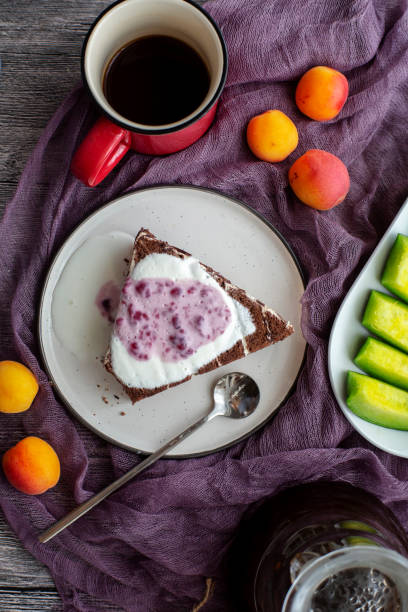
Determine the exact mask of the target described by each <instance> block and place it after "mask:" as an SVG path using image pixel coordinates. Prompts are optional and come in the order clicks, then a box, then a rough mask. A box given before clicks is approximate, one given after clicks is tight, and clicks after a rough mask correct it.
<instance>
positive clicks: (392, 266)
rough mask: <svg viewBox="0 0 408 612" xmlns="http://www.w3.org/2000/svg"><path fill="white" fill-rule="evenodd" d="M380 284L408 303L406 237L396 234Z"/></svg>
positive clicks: (407, 244)
mask: <svg viewBox="0 0 408 612" xmlns="http://www.w3.org/2000/svg"><path fill="white" fill-rule="evenodd" d="M381 282H382V284H383V285H384V287H386V288H387V289H388V290H389V291H391V293H394V294H395V295H397V296H398V297H400V298H401V299H403V300H405V301H406V302H408V236H404V235H403V234H398V236H397V238H396V239H395V242H394V244H393V247H392V249H391V251H390V254H389V256H388V259H387V261H386V264H385V268H384V272H383V275H382V277H381Z"/></svg>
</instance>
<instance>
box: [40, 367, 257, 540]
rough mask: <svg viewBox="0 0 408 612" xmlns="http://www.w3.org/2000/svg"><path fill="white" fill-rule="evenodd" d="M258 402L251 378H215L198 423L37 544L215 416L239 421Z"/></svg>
mask: <svg viewBox="0 0 408 612" xmlns="http://www.w3.org/2000/svg"><path fill="white" fill-rule="evenodd" d="M258 403H259V387H258V385H257V384H256V382H255V381H254V380H252V378H250V377H249V376H247V375H246V374H241V373H240V372H232V373H231V374H226V375H225V376H223V377H222V378H220V379H219V381H218V382H217V384H216V385H215V387H214V407H213V409H212V410H211V412H210V413H208V414H206V415H205V416H203V417H201V418H200V419H199V420H198V421H196V422H195V423H193V425H190V427H188V428H187V429H185V430H184V431H183V432H182V433H180V434H178V435H177V436H175V437H174V438H173V439H172V440H170V441H169V442H167V444H165V445H164V446H162V447H161V448H159V450H157V451H156V452H155V453H153V454H152V455H149V456H148V457H147V458H146V459H145V460H144V461H142V462H141V463H139V465H136V466H135V467H134V468H132V469H131V470H129V472H127V473H126V474H124V475H123V476H121V477H120V478H118V479H117V480H115V482H113V483H112V484H110V485H108V486H107V487H105V488H104V489H102V491H100V492H99V493H96V495H93V496H92V497H90V498H89V499H88V500H87V501H86V502H84V503H83V504H80V505H79V506H77V508H74V510H72V511H71V512H69V513H68V514H67V515H66V516H64V517H63V518H62V519H60V520H59V521H57V522H56V523H54V525H51V527H49V528H48V529H46V530H45V531H43V533H41V534H40V535H39V536H38V540H39V541H40V542H48V540H51V538H53V537H54V536H56V535H57V534H58V533H60V531H62V530H63V529H65V527H68V526H69V525H71V524H72V523H74V522H75V521H76V520H77V519H79V517H80V516H82V515H83V514H85V513H86V512H88V510H90V509H91V508H93V507H94V506H96V505H97V504H99V502H101V501H102V500H103V499H105V498H106V497H108V495H110V494H111V493H113V492H114V491H116V490H117V489H119V487H121V486H122V485H124V484H125V483H126V482H128V481H129V480H131V479H132V478H133V477H134V476H136V475H137V474H140V472H142V471H143V470H145V469H146V468H147V467H149V465H152V464H153V463H154V462H155V461H157V460H158V459H160V457H162V456H163V455H164V454H165V453H166V452H167V451H169V450H170V449H171V448H173V447H174V446H176V444H180V442H182V441H183V440H184V439H185V438H187V436H189V435H191V434H192V433H193V432H194V431H196V429H198V428H199V427H201V425H204V423H207V422H208V421H211V420H212V419H214V418H215V417H218V416H225V417H229V418H231V419H243V418H245V417H247V416H249V415H250V414H252V413H253V412H254V410H255V408H256V407H257V405H258Z"/></svg>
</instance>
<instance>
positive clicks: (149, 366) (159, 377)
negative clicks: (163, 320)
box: [110, 253, 255, 389]
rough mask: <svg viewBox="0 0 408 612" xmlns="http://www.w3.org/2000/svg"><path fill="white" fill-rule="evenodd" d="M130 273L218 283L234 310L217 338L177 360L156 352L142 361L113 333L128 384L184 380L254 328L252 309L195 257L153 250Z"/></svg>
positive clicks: (116, 358)
mask: <svg viewBox="0 0 408 612" xmlns="http://www.w3.org/2000/svg"><path fill="white" fill-rule="evenodd" d="M130 276H131V278H132V279H133V280H135V281H139V280H142V279H143V278H169V279H171V280H174V281H176V280H181V279H191V280H196V281H199V282H201V283H204V284H207V285H210V286H212V287H215V288H217V289H218V290H219V291H220V292H221V293H222V295H223V299H224V301H225V303H226V305H227V306H228V308H229V310H230V312H231V321H230V323H229V325H228V326H227V328H226V329H225V331H224V332H223V333H222V334H221V335H219V336H218V337H217V338H216V339H215V340H214V341H212V342H209V343H208V344H205V345H203V346H200V347H199V348H198V350H197V351H196V352H195V353H194V354H193V355H191V357H188V358H187V359H182V360H180V361H176V362H164V361H162V360H161V359H160V358H159V357H157V356H153V357H152V358H151V359H149V360H147V361H139V360H137V359H135V358H134V357H132V356H131V355H130V354H129V352H128V351H127V349H126V347H125V346H124V345H123V344H122V342H121V341H120V339H119V338H118V337H117V336H116V335H115V334H113V335H112V339H111V344H110V350H111V362H112V367H113V371H114V372H115V374H116V376H117V377H118V378H119V379H120V380H121V381H122V382H123V383H124V384H125V385H126V386H128V387H138V388H145V389H154V388H155V387H161V386H163V385H168V384H171V383H173V382H177V381H179V380H183V378H185V377H186V376H189V375H191V374H194V373H195V372H197V371H198V370H199V369H200V368H201V367H202V366H204V365H205V364H207V363H209V362H210V361H212V360H213V359H215V358H216V357H217V356H218V355H220V354H221V353H223V352H224V351H227V350H228V349H230V348H231V347H232V346H234V344H235V343H236V342H238V341H239V340H242V341H243V342H245V340H244V339H245V337H246V336H249V335H250V334H252V333H254V331H255V325H254V322H253V320H252V317H251V314H250V312H249V310H248V309H247V308H246V307H245V306H243V305H242V304H241V303H239V302H238V301H236V300H234V299H233V298H231V297H230V296H229V295H228V294H227V293H226V291H224V290H223V289H222V287H220V285H219V284H218V283H217V281H216V280H215V279H214V278H213V277H212V276H210V275H209V274H208V272H207V271H206V270H205V268H204V267H203V266H202V265H201V264H200V262H199V261H198V260H197V259H195V258H194V257H191V256H189V257H186V258H184V259H181V258H180V257H176V256H174V255H167V254H165V253H152V254H151V255H147V256H146V257H145V258H144V259H142V260H141V261H139V262H138V263H137V265H136V266H134V267H133V269H131V271H130ZM244 346H245V344H244Z"/></svg>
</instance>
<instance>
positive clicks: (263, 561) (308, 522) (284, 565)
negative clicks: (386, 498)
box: [227, 482, 408, 612]
mask: <svg viewBox="0 0 408 612" xmlns="http://www.w3.org/2000/svg"><path fill="white" fill-rule="evenodd" d="M407 558H408V538H407V535H406V534H405V532H404V530H403V528H402V526H401V525H400V523H399V522H398V520H397V518H396V517H395V515H394V514H393V513H392V512H391V510H390V509H389V508H387V506H385V505H384V504H383V503H382V502H381V501H380V500H379V499H377V498H376V497H375V496H374V495H371V494H370V493H368V492H366V491H364V490H362V489H360V488H357V487H353V486H351V485H349V484H347V483H343V482H334V483H330V482H318V483H311V484H306V485H299V486H296V487H293V488H291V489H288V490H286V491H284V492H282V493H280V494H278V495H277V496H275V497H272V498H269V499H268V500H266V501H265V502H263V503H262V504H261V505H260V506H259V508H258V509H257V510H255V512H253V513H252V514H251V515H250V517H249V518H248V519H246V520H244V521H243V523H242V525H241V526H240V529H239V531H238V535H237V538H236V541H235V542H234V544H233V546H232V547H231V550H230V553H229V555H228V559H227V563H228V568H227V571H228V574H229V576H230V592H231V594H232V597H233V599H235V603H236V609H237V611H238V610H239V611H242V612H244V611H245V612H248V611H251V612H281V611H284V612H331V611H332V610H333V612H354V611H356V612H357V611H358V612H360V611H361V612H363V611H364V612H380V611H381V612H403V611H405V610H408V603H407V597H408V573H407V570H408V559H407ZM402 576H405V577H406V578H405V580H403V579H402ZM238 577H239V579H238ZM370 598H371V599H370ZM377 604H378V605H377ZM381 606H382V607H381ZM387 606H388V607H387ZM390 606H391V607H390ZM398 606H399V607H398Z"/></svg>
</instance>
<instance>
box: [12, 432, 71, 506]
mask: <svg viewBox="0 0 408 612" xmlns="http://www.w3.org/2000/svg"><path fill="white" fill-rule="evenodd" d="M2 465H3V471H4V474H5V475H6V478H7V480H8V481H9V483H10V484H11V485H12V486H13V487H15V488H16V489H18V490H19V491H22V492H23V493H27V494H28V495H40V493H44V492H45V491H48V489H51V488H52V487H54V486H55V485H56V484H57V482H58V481H59V478H60V473H61V467H60V462H59V459H58V455H57V453H56V452H55V450H54V449H53V448H52V446H50V445H49V444H48V442H45V441H44V440H41V438H37V437H36V436H28V437H27V438H23V440H20V442H18V443H17V444H16V445H15V446H13V447H12V448H9V450H8V451H6V452H5V453H4V455H3V461H2Z"/></svg>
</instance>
